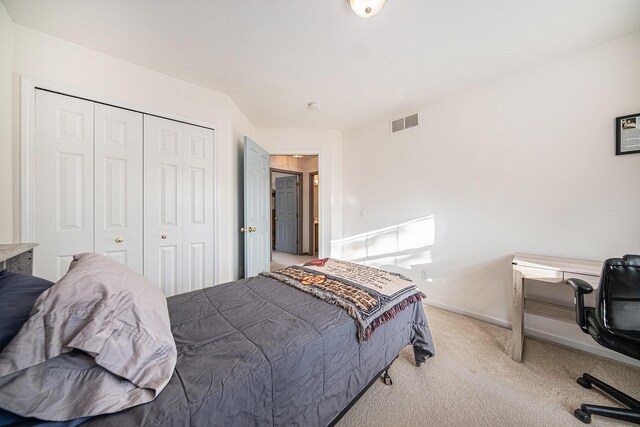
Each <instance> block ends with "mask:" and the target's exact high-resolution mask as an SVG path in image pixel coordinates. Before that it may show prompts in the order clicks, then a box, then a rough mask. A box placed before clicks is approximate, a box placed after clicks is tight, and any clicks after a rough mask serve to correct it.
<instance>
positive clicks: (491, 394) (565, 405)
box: [338, 307, 640, 427]
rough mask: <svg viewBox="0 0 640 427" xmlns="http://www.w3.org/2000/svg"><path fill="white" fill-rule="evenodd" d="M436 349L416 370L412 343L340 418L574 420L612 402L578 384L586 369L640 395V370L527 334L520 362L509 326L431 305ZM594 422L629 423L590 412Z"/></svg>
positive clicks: (419, 422)
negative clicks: (387, 375) (587, 408)
mask: <svg viewBox="0 0 640 427" xmlns="http://www.w3.org/2000/svg"><path fill="white" fill-rule="evenodd" d="M426 311H427V318H428V320H429V323H430V327H431V331H432V333H433V338H434V341H435V345H436V352H437V355H436V356H435V357H434V358H432V359H429V360H428V361H427V362H426V363H425V364H424V365H423V366H422V367H420V368H417V367H416V366H415V365H414V362H413V351H412V350H411V347H407V348H405V349H404V350H403V351H402V353H401V354H400V357H399V358H398V359H397V360H396V361H395V363H394V364H393V366H392V368H391V371H390V372H391V376H392V378H393V381H394V384H393V385H392V386H385V385H384V384H383V383H382V382H381V381H377V382H376V383H375V384H374V385H373V386H372V387H371V388H370V389H369V391H367V393H365V395H364V396H363V397H362V398H361V399H360V400H359V401H358V402H357V403H356V404H355V405H354V406H353V407H352V408H351V410H350V411H349V412H348V413H347V414H346V415H345V416H344V418H343V419H342V420H341V421H340V423H339V424H338V426H339V427H348V426H354V427H355V426H358V427H360V426H545V427H551V426H574V427H579V426H582V425H584V424H582V423H581V422H580V421H578V420H577V419H575V418H574V417H573V410H574V409H575V408H577V407H579V405H580V403H593V404H600V405H615V402H613V401H612V400H610V399H609V398H607V397H605V396H604V395H602V394H600V393H599V392H598V391H596V389H595V388H594V389H591V390H586V389H584V388H582V387H581V386H579V385H578V384H577V383H576V381H575V380H576V378H577V377H578V376H579V375H581V374H582V372H588V373H590V374H592V375H594V376H595V377H597V378H600V379H602V380H604V381H605V382H609V383H610V384H611V385H613V386H614V387H617V388H618V389H620V390H622V391H624V392H626V393H627V394H631V395H632V396H633V397H636V398H638V397H640V368H634V367H631V366H628V365H624V364H622V363H618V362H615V361H612V360H609V359H605V358H602V357H599V356H594V355H592V354H589V353H584V352H581V351H578V350H573V349H570V348H567V347H563V346H559V345H556V344H553V343H549V342H546V341H537V340H535V339H531V338H527V339H526V340H525V350H524V351H525V356H524V361H523V363H522V364H520V363H516V362H514V361H512V360H511V359H510V358H509V357H508V356H507V355H506V354H505V346H506V344H507V340H508V338H509V334H510V331H509V330H506V329H503V328H500V327H498V326H494V325H490V324H488V323H484V322H480V321H477V320H474V319H470V318H467V317H464V316H460V315H457V314H453V313H450V312H447V311H443V310H439V309H436V308H432V307H426ZM591 425H593V426H624V425H630V424H627V423H624V422H621V421H615V420H609V419H605V418H600V417H595V416H594V417H593V421H592V424H591Z"/></svg>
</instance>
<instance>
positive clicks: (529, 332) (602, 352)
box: [422, 300, 640, 367]
mask: <svg viewBox="0 0 640 427" xmlns="http://www.w3.org/2000/svg"><path fill="white" fill-rule="evenodd" d="M422 302H423V303H424V304H426V305H430V306H433V307H436V308H441V309H443V310H447V311H450V312H452V313H456V314H461V315H463V316H467V317H471V318H473V319H476V320H481V321H483V322H487V323H491V324H493V325H496V326H500V327H502V328H506V329H511V323H509V322H507V321H506V320H503V319H498V318H496V317H491V316H487V315H485V314H480V313H475V312H473V311H469V310H465V309H463V308H459V307H454V306H452V305H448V304H444V303H441V302H439V301H433V300H423V301H422ZM427 320H428V319H427ZM524 334H525V336H530V337H534V338H538V339H541V340H545V341H551V342H554V343H556V344H560V345H564V346H565V347H570V348H574V349H576V350H581V351H585V352H587V353H591V354H596V355H598V356H602V357H606V358H608V359H613V360H615V361H618V362H622V363H625V364H627V365H632V366H637V367H640V361H638V360H635V359H632V358H630V357H627V356H624V355H622V354H620V353H617V352H615V351H612V350H609V349H607V348H605V347H601V346H597V347H596V346H590V345H587V344H584V343H581V342H579V341H575V340H572V339H569V338H567V337H563V336H560V335H556V334H552V333H549V332H546V331H541V330H539V329H533V328H527V327H525V328H524Z"/></svg>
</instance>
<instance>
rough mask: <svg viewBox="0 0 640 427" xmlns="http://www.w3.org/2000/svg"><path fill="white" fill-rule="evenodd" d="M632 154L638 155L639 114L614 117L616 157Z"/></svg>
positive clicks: (639, 135)
mask: <svg viewBox="0 0 640 427" xmlns="http://www.w3.org/2000/svg"><path fill="white" fill-rule="evenodd" d="M636 141H637V143H636ZM634 153H640V113H637V114H629V115H628V116H620V117H616V156H620V155H623V154H634Z"/></svg>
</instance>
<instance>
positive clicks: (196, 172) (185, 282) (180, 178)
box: [144, 115, 214, 295]
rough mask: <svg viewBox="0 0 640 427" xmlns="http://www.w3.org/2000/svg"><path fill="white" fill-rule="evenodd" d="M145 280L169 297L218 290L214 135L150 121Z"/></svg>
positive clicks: (146, 141)
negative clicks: (215, 278)
mask: <svg viewBox="0 0 640 427" xmlns="http://www.w3.org/2000/svg"><path fill="white" fill-rule="evenodd" d="M144 205H145V212H144V249H145V250H144V275H145V276H146V277H147V278H148V279H150V280H151V281H152V282H154V283H156V284H158V286H160V289H162V291H163V292H164V293H165V294H166V295H173V294H176V293H182V292H187V291H191V290H195V289H202V288H203V287H205V286H211V285H213V272H214V265H213V131H212V130H210V129H205V128H201V127H198V126H192V125H188V124H184V123H180V122H176V121H173V120H168V119H163V118H160V117H155V116H148V115H145V116H144Z"/></svg>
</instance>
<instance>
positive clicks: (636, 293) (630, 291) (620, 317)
mask: <svg viewBox="0 0 640 427" xmlns="http://www.w3.org/2000/svg"><path fill="white" fill-rule="evenodd" d="M596 307H597V314H596V316H597V318H598V320H599V321H600V322H601V323H602V324H603V325H604V327H605V328H608V329H611V330H614V331H620V332H623V333H624V332H634V333H635V334H638V333H640V255H625V256H623V257H622V258H611V259H608V260H606V261H605V262H604V265H603V267H602V276H601V279H600V286H599V287H598V291H597V293H596ZM635 334H634V335H635Z"/></svg>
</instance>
